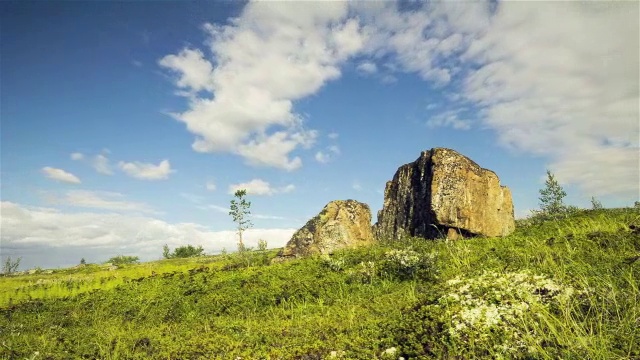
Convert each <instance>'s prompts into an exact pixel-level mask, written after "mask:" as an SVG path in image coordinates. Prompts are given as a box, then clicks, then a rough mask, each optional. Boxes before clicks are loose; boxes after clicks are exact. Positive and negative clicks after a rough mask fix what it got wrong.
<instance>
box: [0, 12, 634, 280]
mask: <svg viewBox="0 0 640 360" xmlns="http://www.w3.org/2000/svg"><path fill="white" fill-rule="evenodd" d="M638 6H639V5H638V3H634V2H616V3H611V4H606V6H605V5H604V4H603V3H589V4H587V3H565V2H545V3H536V2H526V3H496V2H493V1H491V2H472V3H470V2H464V3H461V2H456V3H407V2H402V3H393V2H359V3H343V2H330V3H321V2H304V3H284V2H269V3H253V2H248V3H245V2H242V3H240V2H55V1H53V2H22V1H21V2H11V1H6V2H2V3H1V4H0V10H1V19H0V23H1V25H0V26H1V36H2V39H1V40H2V41H1V44H0V47H1V48H0V54H1V55H0V56H1V58H0V71H1V73H0V76H1V80H0V90H1V93H0V101H1V128H0V130H1V137H2V138H1V140H2V144H1V147H2V148H1V150H2V153H1V160H2V162H1V183H0V187H1V194H0V198H1V200H2V213H1V215H2V229H1V231H2V233H1V235H2V237H1V240H2V243H1V244H0V250H1V256H2V257H3V258H4V257H6V256H12V257H22V268H31V267H35V266H41V267H58V266H69V265H74V264H77V263H78V262H79V260H80V258H81V257H84V258H85V259H86V260H87V261H89V262H101V261H105V260H106V259H108V258H109V257H110V256H113V255H117V254H126V255H138V256H140V257H141V258H142V259H143V260H153V259H157V258H159V257H160V256H161V252H162V245H164V244H165V243H166V244H169V246H170V247H172V248H173V247H176V246H180V245H185V244H193V245H203V246H204V248H205V249H206V250H207V251H208V252H210V253H214V252H217V251H220V250H221V249H222V248H226V249H227V250H233V249H234V247H235V245H234V244H235V235H234V233H233V227H234V224H233V222H232V220H231V218H230V216H229V215H228V214H227V210H226V209H227V208H228V206H229V201H230V199H231V198H232V195H231V193H232V192H233V189H235V188H238V187H245V188H247V189H248V190H249V199H250V200H251V201H252V212H253V214H254V216H253V222H254V225H255V226H254V228H253V229H252V230H250V231H249V232H248V234H247V238H248V243H249V245H251V244H253V243H255V242H257V240H258V239H259V238H264V239H266V240H267V241H268V242H269V245H270V246H271V247H278V246H282V245H284V243H286V241H287V240H288V239H289V237H290V236H291V234H292V233H293V231H295V229H297V228H299V227H300V226H302V225H303V224H304V223H305V222H306V221H307V220H308V219H309V218H310V217H312V216H313V215H315V214H316V213H317V212H319V211H320V210H321V209H322V207H323V206H324V205H325V204H326V203H328V202H329V201H331V200H336V199H348V198H351V199H356V200H359V201H362V202H365V203H367V204H369V206H370V207H371V210H372V215H373V221H375V218H376V213H377V211H378V210H379V209H380V208H381V206H382V201H383V194H382V192H383V190H384V185H385V182H386V181H388V180H390V179H391V178H392V177H393V174H394V172H395V170H396V169H397V168H398V167H399V166H400V165H402V164H405V163H407V162H411V161H413V160H415V159H416V158H417V157H418V156H419V154H420V151H423V150H426V149H430V148H433V147H448V148H452V149H455V150H457V151H459V152H460V153H462V154H464V155H466V156H468V157H470V158H471V159H472V160H474V161H475V162H477V163H478V164H480V165H481V166H483V167H485V168H488V169H491V170H493V171H495V172H496V173H497V174H498V176H499V177H500V180H501V183H502V184H504V185H506V186H508V187H509V188H510V189H511V191H512V192H513V197H514V205H515V209H516V215H517V216H520V217H521V216H524V215H527V214H528V213H529V212H530V210H531V209H535V208H537V207H538V189H539V188H540V187H541V186H542V184H543V182H544V176H545V171H546V169H551V170H552V171H553V172H554V173H555V174H556V175H557V177H558V179H559V180H560V181H561V183H562V184H563V186H564V187H565V190H567V192H568V193H569V195H568V197H567V199H566V202H567V203H569V204H573V205H577V206H581V207H589V206H590V199H591V196H596V197H597V198H598V199H599V200H600V201H602V202H603V204H604V205H605V206H608V207H617V206H629V205H631V204H633V202H634V201H635V200H638V197H639V195H638V184H639V170H638V167H639V165H638V163H639V160H638V148H639V140H638V137H639V134H640V131H639V125H638V107H639V103H638V98H639V97H638V88H639V86H638V78H639V74H638V64H639V60H638V32H639V31H638V30H639V29H638V16H637V15H638Z"/></svg>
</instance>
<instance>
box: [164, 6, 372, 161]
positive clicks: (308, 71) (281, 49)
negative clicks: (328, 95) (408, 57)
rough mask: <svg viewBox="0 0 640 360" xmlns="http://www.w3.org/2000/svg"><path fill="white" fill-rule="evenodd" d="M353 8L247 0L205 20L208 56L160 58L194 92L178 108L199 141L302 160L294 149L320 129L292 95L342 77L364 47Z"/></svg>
mask: <svg viewBox="0 0 640 360" xmlns="http://www.w3.org/2000/svg"><path fill="white" fill-rule="evenodd" d="M347 16H348V4H347V3H343V2H321V3H314V2H311V3H309V2H306V3H295V2H287V3H281V2H269V3H262V2H249V3H248V4H247V5H246V6H245V8H244V9H243V11H242V14H241V15H240V16H239V17H238V18H234V19H231V20H230V21H229V23H228V24H227V25H224V26H218V25H212V24H206V25H205V26H204V29H205V31H206V33H207V36H208V40H207V43H208V45H209V49H208V51H207V54H209V53H210V54H212V56H211V57H210V58H209V57H208V55H205V52H203V51H201V50H199V49H184V50H182V51H181V52H179V53H178V54H177V55H167V56H165V57H164V58H162V59H161V60H160V61H159V64H160V65H161V66H163V67H165V68H168V69H169V70H171V71H173V72H175V73H177V74H178V78H177V80H176V85H177V86H178V87H180V88H182V89H185V90H186V91H187V92H189V93H190V94H191V97H190V100H189V101H190V102H189V108H188V109H187V110H186V111H184V112H182V113H175V114H173V116H174V117H175V118H176V119H177V120H179V121H181V122H184V123H185V124H186V126H187V129H188V130H189V131H190V132H191V133H193V134H194V135H195V136H196V139H195V141H194V143H193V149H194V150H196V151H199V152H230V153H234V154H237V155H240V156H242V157H243V158H245V160H246V162H247V163H248V164H250V165H254V166H269V167H275V168H281V169H285V170H295V169H297V168H299V167H300V166H301V165H302V161H301V159H300V157H299V156H295V155H292V154H293V153H294V152H295V151H296V150H297V149H299V148H300V147H303V148H304V147H305V146H307V145H308V143H309V142H310V141H311V142H312V141H313V139H315V136H316V135H315V132H313V131H310V130H307V129H305V128H304V127H303V124H302V120H301V119H302V117H301V116H300V115H299V114H297V113H295V112H294V110H293V101H295V100H297V99H301V98H303V97H305V96H308V95H311V94H314V93H316V92H317V91H318V90H319V89H320V88H321V87H322V86H324V85H325V84H326V83H327V82H328V81H331V80H334V79H336V78H338V77H339V76H340V75H341V73H340V69H339V65H340V64H342V63H343V62H345V61H346V60H347V59H348V58H349V57H351V56H352V55H354V54H356V53H357V52H358V51H359V50H360V49H361V48H362V46H363V44H364V36H363V34H362V31H361V30H362V29H361V27H360V25H359V23H358V21H357V20H355V19H347ZM213 64H215V67H214V66H213ZM199 91H203V92H205V93H201V94H199V95H198V96H196V95H195V93H196V92H199Z"/></svg>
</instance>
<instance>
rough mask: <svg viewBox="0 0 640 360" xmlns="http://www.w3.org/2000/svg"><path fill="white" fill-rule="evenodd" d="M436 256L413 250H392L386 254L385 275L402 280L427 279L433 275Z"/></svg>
mask: <svg viewBox="0 0 640 360" xmlns="http://www.w3.org/2000/svg"><path fill="white" fill-rule="evenodd" d="M434 260H435V255H433V254H422V255H421V254H419V253H417V252H415V251H413V250H412V249H411V248H408V249H400V250H390V251H387V252H386V253H385V254H384V261H383V263H382V270H383V272H384V273H385V274H387V275H388V276H391V277H395V278H398V279H400V280H407V279H414V278H416V277H418V276H420V277H423V278H426V277H429V276H430V275H433V271H434V270H435V267H434Z"/></svg>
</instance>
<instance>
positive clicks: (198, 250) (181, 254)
mask: <svg viewBox="0 0 640 360" xmlns="http://www.w3.org/2000/svg"><path fill="white" fill-rule="evenodd" d="M162 256H163V257H164V258H165V259H175V258H190V257H196V256H204V249H203V248H202V245H200V246H198V247H194V246H192V245H187V246H180V247H177V248H175V249H173V253H170V252H169V246H167V245H165V246H164V247H163V251H162Z"/></svg>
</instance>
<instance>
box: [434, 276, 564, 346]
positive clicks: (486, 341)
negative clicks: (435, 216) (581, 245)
mask: <svg viewBox="0 0 640 360" xmlns="http://www.w3.org/2000/svg"><path fill="white" fill-rule="evenodd" d="M447 287H448V293H447V294H445V295H444V296H442V297H440V299H439V300H438V302H437V306H438V307H440V308H441V309H442V310H444V317H445V318H447V319H449V320H450V322H449V324H450V325H449V328H448V330H447V332H448V336H449V338H450V340H451V342H452V343H453V344H457V345H459V346H466V345H470V344H473V345H474V346H478V345H481V346H483V347H484V348H485V349H492V350H493V351H494V352H496V353H502V354H505V355H508V354H523V353H533V352H535V348H534V347H532V346H531V345H534V344H531V343H529V342H528V341H527V340H526V339H525V330H522V329H523V326H522V320H523V319H525V318H526V317H525V315H528V316H530V317H532V316H536V315H539V313H538V311H539V310H541V308H546V309H549V308H550V307H551V306H556V305H561V304H565V303H566V302H567V301H568V300H569V298H570V297H571V296H572V295H573V293H574V290H573V289H572V288H571V287H563V286H561V285H560V284H558V283H556V282H555V281H553V280H552V279H549V278H547V277H545V276H542V275H533V274H530V273H528V272H518V273H506V274H499V273H495V272H485V273H484V274H483V275H481V276H479V277H477V278H471V279H465V278H461V277H456V278H454V279H452V280H449V281H448V282H447ZM529 338H530V337H527V339H529Z"/></svg>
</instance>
